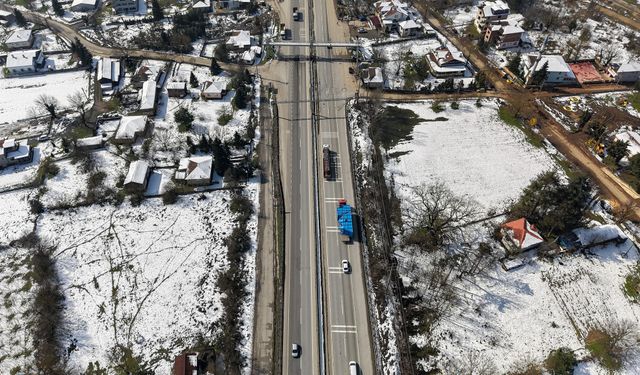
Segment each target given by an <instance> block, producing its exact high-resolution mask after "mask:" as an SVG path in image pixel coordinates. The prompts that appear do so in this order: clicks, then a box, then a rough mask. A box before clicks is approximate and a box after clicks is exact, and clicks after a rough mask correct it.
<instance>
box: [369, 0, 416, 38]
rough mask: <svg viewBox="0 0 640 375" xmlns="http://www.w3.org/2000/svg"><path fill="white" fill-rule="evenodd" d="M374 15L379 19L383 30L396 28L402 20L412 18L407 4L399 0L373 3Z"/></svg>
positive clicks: (389, 30) (388, 30)
mask: <svg viewBox="0 0 640 375" xmlns="http://www.w3.org/2000/svg"><path fill="white" fill-rule="evenodd" d="M374 8H375V14H376V17H377V18H378V19H379V20H380V23H381V26H382V27H383V28H384V30H385V32H391V31H394V30H396V29H397V28H398V25H399V23H400V22H402V21H407V20H410V19H412V16H411V15H412V12H411V10H410V9H409V4H407V3H405V2H402V1H400V0H391V1H387V0H382V1H377V2H376V3H374Z"/></svg>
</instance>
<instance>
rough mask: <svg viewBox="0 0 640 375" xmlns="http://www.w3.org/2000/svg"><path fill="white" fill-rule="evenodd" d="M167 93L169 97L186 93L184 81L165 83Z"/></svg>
mask: <svg viewBox="0 0 640 375" xmlns="http://www.w3.org/2000/svg"><path fill="white" fill-rule="evenodd" d="M167 95H169V97H170V98H183V97H184V96H185V95H187V83H186V82H169V83H167Z"/></svg>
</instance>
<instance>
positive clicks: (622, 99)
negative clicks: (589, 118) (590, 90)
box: [554, 92, 640, 118]
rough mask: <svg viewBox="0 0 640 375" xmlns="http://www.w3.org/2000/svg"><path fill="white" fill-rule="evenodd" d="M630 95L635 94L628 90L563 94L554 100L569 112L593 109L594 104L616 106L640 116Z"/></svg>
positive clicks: (632, 114)
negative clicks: (575, 94)
mask: <svg viewBox="0 0 640 375" xmlns="http://www.w3.org/2000/svg"><path fill="white" fill-rule="evenodd" d="M629 95H634V94H629V93H628V92H619V93H602V94H593V95H583V96H562V97H558V98H555V99H554V100H555V101H556V102H557V103H559V104H561V105H562V106H563V108H564V110H565V111H568V112H578V111H586V110H591V109H593V106H594V105H601V106H607V107H615V108H617V109H620V110H622V111H625V112H627V113H628V114H630V115H631V116H634V117H638V118H640V112H639V111H638V110H637V109H636V108H634V106H633V103H632V101H630V100H629ZM635 95H637V94H635Z"/></svg>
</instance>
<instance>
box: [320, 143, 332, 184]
mask: <svg viewBox="0 0 640 375" xmlns="http://www.w3.org/2000/svg"><path fill="white" fill-rule="evenodd" d="M322 171H323V174H324V178H326V179H327V180H328V179H330V178H331V150H330V149H329V145H322Z"/></svg>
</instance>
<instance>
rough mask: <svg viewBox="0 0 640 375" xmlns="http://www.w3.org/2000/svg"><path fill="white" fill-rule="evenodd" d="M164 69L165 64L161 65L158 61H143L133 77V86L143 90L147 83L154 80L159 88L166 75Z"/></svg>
mask: <svg viewBox="0 0 640 375" xmlns="http://www.w3.org/2000/svg"><path fill="white" fill-rule="evenodd" d="M164 68H165V65H164V63H162V65H160V64H158V62H156V61H154V62H150V61H143V62H142V63H141V64H140V66H139V67H138V69H136V71H135V72H134V73H133V76H131V85H132V86H133V87H134V88H136V89H141V88H142V85H143V84H144V83H145V82H146V81H148V80H153V81H154V82H156V86H158V84H159V83H160V82H161V81H162V80H163V79H162V78H163V77H164V75H165V73H164Z"/></svg>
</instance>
